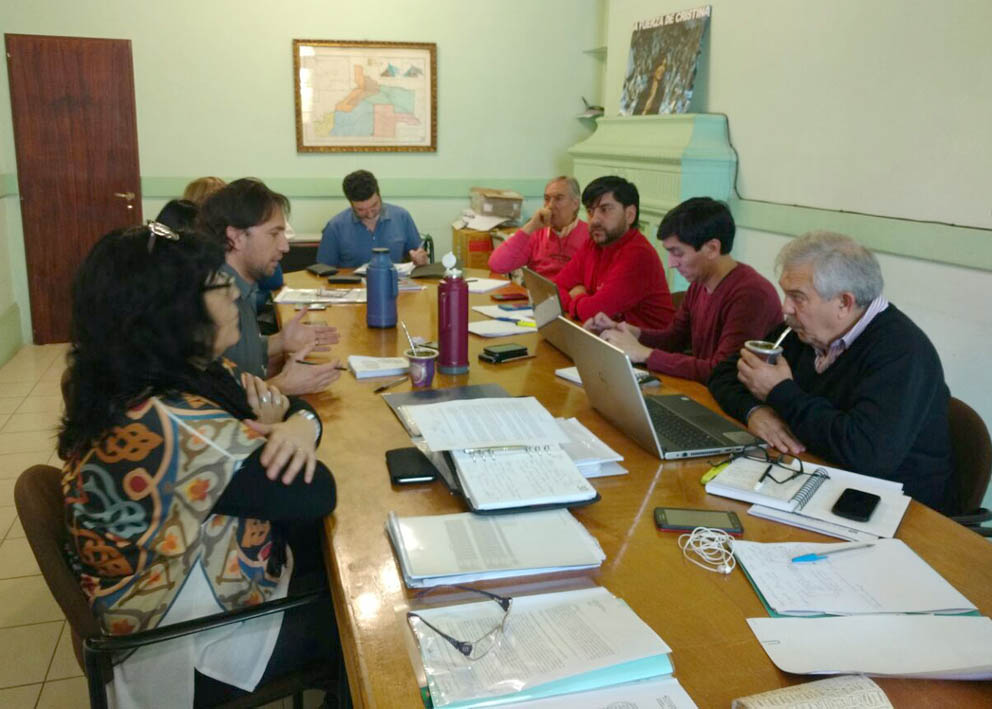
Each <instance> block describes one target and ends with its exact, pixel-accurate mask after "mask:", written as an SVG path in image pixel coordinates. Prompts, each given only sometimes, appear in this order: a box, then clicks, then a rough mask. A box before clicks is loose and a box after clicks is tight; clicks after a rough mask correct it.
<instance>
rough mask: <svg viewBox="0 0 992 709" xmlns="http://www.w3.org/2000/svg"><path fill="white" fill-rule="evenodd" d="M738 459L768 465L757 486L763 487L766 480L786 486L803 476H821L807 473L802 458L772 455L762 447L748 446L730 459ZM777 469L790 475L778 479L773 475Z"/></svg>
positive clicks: (782, 454)
mask: <svg viewBox="0 0 992 709" xmlns="http://www.w3.org/2000/svg"><path fill="white" fill-rule="evenodd" d="M738 458H746V459H747V460H753V461H755V462H757V463H765V464H766V465H767V467H766V468H765V472H764V473H762V474H761V477H760V478H758V482H757V483H756V485H761V484H762V483H764V482H765V481H766V480H771V481H772V482H773V483H778V484H779V485H785V484H786V483H788V482H792V481H793V480H795V479H796V478H798V477H800V476H802V475H820V473H819V472H816V471H814V472H812V473H807V472H806V469H805V468H804V467H803V461H802V458H796V457H795V456H791V455H786V454H785V453H779V454H778V455H771V454H770V453H769V452H768V450H767V449H766V448H762V447H760V446H748V447H747V448H745V449H744V450H742V451H741V452H740V453H735V454H734V455H732V456H731V457H730V459H731V460H737V459H738ZM797 462H798V463H799V469H798V470H797V469H796V467H795V464H796V463H797ZM776 468H781V469H782V470H784V471H786V472H787V473H788V475H786V476H785V479H784V480H780V479H779V478H778V477H776V475H773V474H772V471H773V470H775V469H776Z"/></svg>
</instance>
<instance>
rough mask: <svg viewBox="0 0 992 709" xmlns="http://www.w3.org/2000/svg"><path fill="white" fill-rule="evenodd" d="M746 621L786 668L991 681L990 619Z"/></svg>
mask: <svg viewBox="0 0 992 709" xmlns="http://www.w3.org/2000/svg"><path fill="white" fill-rule="evenodd" d="M747 622H748V625H750V626H751V631H752V632H753V633H754V635H755V637H757V638H758V642H759V643H761V647H762V649H763V650H764V651H765V652H766V653H767V654H768V657H769V659H771V661H772V662H774V663H775V665H776V667H778V668H779V669H780V670H782V671H783V672H792V673H793V674H800V675H804V674H852V673H859V672H860V673H864V674H869V675H879V676H886V677H915V678H920V679H992V620H990V619H988V618H984V617H978V616H968V615H867V616H838V617H830V618H748V620H747Z"/></svg>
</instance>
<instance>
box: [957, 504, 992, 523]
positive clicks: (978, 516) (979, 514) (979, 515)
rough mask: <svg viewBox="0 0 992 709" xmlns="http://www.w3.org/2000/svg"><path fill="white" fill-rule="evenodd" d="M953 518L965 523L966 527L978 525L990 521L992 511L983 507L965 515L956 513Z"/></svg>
mask: <svg viewBox="0 0 992 709" xmlns="http://www.w3.org/2000/svg"><path fill="white" fill-rule="evenodd" d="M951 519H952V520H954V521H955V522H957V523H958V524H963V525H964V526H965V527H977V526H978V525H980V524H982V523H983V522H988V521H989V520H990V519H992V512H990V511H989V510H987V509H985V508H984V507H981V508H979V509H977V510H972V511H971V512H969V513H968V514H965V515H954V516H953V517H951Z"/></svg>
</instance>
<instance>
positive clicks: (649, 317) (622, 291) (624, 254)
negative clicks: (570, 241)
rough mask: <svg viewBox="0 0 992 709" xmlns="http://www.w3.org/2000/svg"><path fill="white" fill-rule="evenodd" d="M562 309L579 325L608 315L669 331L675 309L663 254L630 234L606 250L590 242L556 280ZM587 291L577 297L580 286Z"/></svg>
mask: <svg viewBox="0 0 992 709" xmlns="http://www.w3.org/2000/svg"><path fill="white" fill-rule="evenodd" d="M554 281H555V283H556V284H557V285H558V293H559V295H560V296H561V307H562V309H563V310H564V311H565V312H566V313H568V314H569V315H570V316H572V317H573V318H576V319H577V320H580V321H582V320H587V319H588V318H591V317H592V316H593V315H595V314H596V313H599V312H604V313H606V314H607V315H609V316H610V317H611V318H613V319H614V320H625V321H627V322H629V323H630V324H631V325H637V326H639V327H654V328H663V327H667V326H668V324H669V323H671V322H672V317H673V316H674V314H675V306H674V305H672V296H671V293H669V292H668V283H667V282H666V281H665V272H664V269H663V268H662V265H661V258H660V257H659V256H658V252H657V251H656V250H655V249H654V247H653V246H651V244H650V243H648V240H647V239H646V238H645V237H644V234H642V233H641V232H639V231H638V230H637V229H630V230H628V231H627V233H626V234H624V235H623V236H621V237H620V238H619V239H617V240H616V241H614V242H613V243H612V244H607V245H606V246H598V245H597V244H596V242H594V241H593V240H592V238H590V239H588V240H587V241H586V242H585V243H584V244H583V245H582V246H581V247H580V248H579V250H578V251H577V252H576V253H575V256H573V257H572V260H571V261H569V262H568V263H567V264H565V267H564V268H562V269H561V271H560V272H559V273H558V275H557V276H556V277H555V279H554ZM578 285H581V286H584V287H585V289H586V292H585V293H584V294H582V295H579V296H576V297H575V298H572V297H571V296H569V294H568V292H569V291H570V290H571V289H572V288H574V287H575V286H578Z"/></svg>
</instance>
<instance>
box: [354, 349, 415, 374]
mask: <svg viewBox="0 0 992 709" xmlns="http://www.w3.org/2000/svg"><path fill="white" fill-rule="evenodd" d="M348 368H349V369H351V371H352V374H354V375H355V379H369V378H371V377H395V376H396V375H398V374H406V373H407V372H408V371H410V362H409V360H407V358H406V357H365V356H363V355H348Z"/></svg>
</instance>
